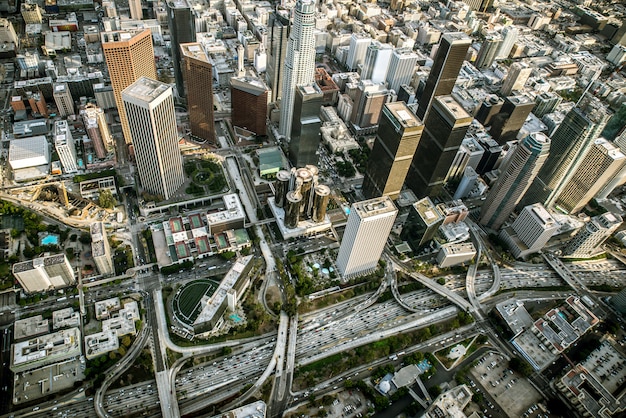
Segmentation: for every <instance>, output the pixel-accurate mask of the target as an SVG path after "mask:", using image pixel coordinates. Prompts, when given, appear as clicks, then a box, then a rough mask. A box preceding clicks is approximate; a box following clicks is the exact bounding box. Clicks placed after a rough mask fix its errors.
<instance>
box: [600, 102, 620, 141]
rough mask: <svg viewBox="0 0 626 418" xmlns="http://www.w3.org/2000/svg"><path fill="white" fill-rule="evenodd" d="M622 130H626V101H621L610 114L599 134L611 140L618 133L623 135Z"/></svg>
mask: <svg viewBox="0 0 626 418" xmlns="http://www.w3.org/2000/svg"><path fill="white" fill-rule="evenodd" d="M624 132H626V102H624V103H622V105H621V106H620V108H619V109H618V110H617V111H616V112H615V113H614V114H613V116H611V118H610V119H609V121H608V122H607V124H606V126H605V127H604V129H603V130H602V134H601V136H603V137H604V138H606V139H608V140H609V141H613V140H615V138H617V137H618V135H624Z"/></svg>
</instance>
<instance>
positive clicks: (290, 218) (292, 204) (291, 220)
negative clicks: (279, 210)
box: [285, 192, 302, 229]
mask: <svg viewBox="0 0 626 418" xmlns="http://www.w3.org/2000/svg"><path fill="white" fill-rule="evenodd" d="M301 203H302V195H301V194H299V193H294V192H288V193H287V198H286V200H285V206H286V207H285V226H286V227H287V228H290V229H293V228H296V227H297V226H298V220H299V219H300V206H301Z"/></svg>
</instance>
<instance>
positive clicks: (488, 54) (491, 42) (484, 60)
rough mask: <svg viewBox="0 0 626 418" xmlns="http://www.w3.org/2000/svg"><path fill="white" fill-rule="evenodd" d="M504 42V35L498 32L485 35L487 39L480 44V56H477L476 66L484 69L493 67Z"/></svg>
mask: <svg viewBox="0 0 626 418" xmlns="http://www.w3.org/2000/svg"><path fill="white" fill-rule="evenodd" d="M501 44H502V37H501V36H500V35H499V34H497V33H490V34H488V35H487V36H486V37H485V40H484V41H483V43H482V44H481V45H480V50H479V51H478V56H477V57H476V63H475V65H476V68H479V69H483V68H489V67H491V64H493V62H494V60H495V59H496V54H497V53H498V50H499V49H500V45H501Z"/></svg>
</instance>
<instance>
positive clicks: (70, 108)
mask: <svg viewBox="0 0 626 418" xmlns="http://www.w3.org/2000/svg"><path fill="white" fill-rule="evenodd" d="M52 89H53V93H52V97H53V98H54V103H55V104H56V105H57V110H58V111H59V116H62V117H65V116H69V115H73V114H74V100H73V99H72V94H71V93H70V89H69V88H68V87H67V83H54V85H53V87H52Z"/></svg>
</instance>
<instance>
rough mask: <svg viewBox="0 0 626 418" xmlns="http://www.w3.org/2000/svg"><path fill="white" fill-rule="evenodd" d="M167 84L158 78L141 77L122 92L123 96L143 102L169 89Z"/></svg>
mask: <svg viewBox="0 0 626 418" xmlns="http://www.w3.org/2000/svg"><path fill="white" fill-rule="evenodd" d="M171 88H172V87H171V86H170V85H169V84H165V83H162V82H160V81H158V80H152V79H151V78H148V77H141V78H139V79H138V80H137V81H135V82H134V83H133V84H131V85H130V86H128V87H126V88H125V89H124V90H123V91H122V94H123V95H124V96H129V97H134V98H136V99H139V100H142V101H144V102H148V103H149V102H152V101H153V100H155V99H157V98H158V97H159V96H161V95H162V94H163V93H165V92H166V91H168V90H171Z"/></svg>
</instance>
